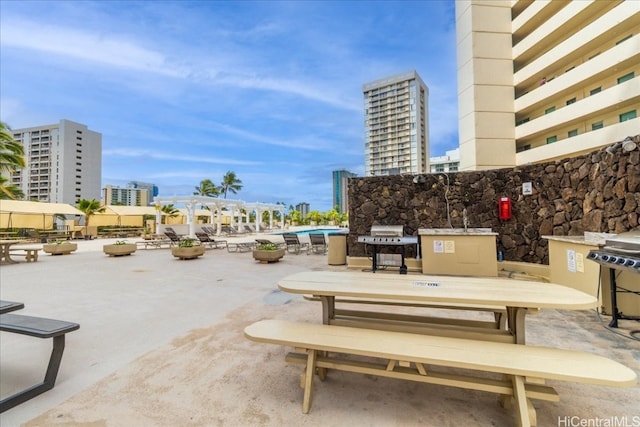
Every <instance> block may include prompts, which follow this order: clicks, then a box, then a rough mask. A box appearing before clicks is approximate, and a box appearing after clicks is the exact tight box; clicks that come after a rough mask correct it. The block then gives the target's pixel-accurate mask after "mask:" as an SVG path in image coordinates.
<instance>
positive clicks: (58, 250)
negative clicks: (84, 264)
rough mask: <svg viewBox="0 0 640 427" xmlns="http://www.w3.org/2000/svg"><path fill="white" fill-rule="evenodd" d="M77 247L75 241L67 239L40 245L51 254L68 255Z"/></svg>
mask: <svg viewBox="0 0 640 427" xmlns="http://www.w3.org/2000/svg"><path fill="white" fill-rule="evenodd" d="M77 249H78V245H77V244H76V243H71V242H69V241H67V240H56V241H55V242H51V243H46V244H44V245H42V250H43V251H44V252H45V253H48V254H51V255H68V254H70V253H71V252H73V251H75V250H77Z"/></svg>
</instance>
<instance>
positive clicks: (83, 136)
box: [11, 120, 102, 205]
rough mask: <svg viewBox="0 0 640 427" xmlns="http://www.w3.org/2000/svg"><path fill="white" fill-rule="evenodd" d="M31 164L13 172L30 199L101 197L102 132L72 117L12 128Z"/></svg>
mask: <svg viewBox="0 0 640 427" xmlns="http://www.w3.org/2000/svg"><path fill="white" fill-rule="evenodd" d="M12 133H13V138H14V139H15V140H16V141H18V142H20V143H22V145H23V146H24V154H25V159H26V163H27V166H26V167H25V168H24V169H21V170H18V171H16V172H14V173H13V174H12V175H11V182H12V184H14V185H16V186H19V187H20V188H21V189H22V191H23V193H24V195H25V199H26V200H37V201H42V202H53V203H68V204H71V205H76V204H77V203H78V201H79V200H80V199H96V200H100V196H101V192H100V181H101V179H102V134H100V133H98V132H94V131H91V130H89V129H88V128H87V126H85V125H82V124H80V123H74V122H72V121H69V120H60V123H58V124H53V125H43V126H35V127H30V128H24V129H14V130H12Z"/></svg>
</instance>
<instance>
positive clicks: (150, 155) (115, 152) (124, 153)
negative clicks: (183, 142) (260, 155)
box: [102, 149, 262, 166]
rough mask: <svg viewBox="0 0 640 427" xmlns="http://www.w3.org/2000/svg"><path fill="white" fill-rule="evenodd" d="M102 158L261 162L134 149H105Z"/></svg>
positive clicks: (226, 163) (238, 163)
mask: <svg viewBox="0 0 640 427" xmlns="http://www.w3.org/2000/svg"><path fill="white" fill-rule="evenodd" d="M102 156H103V157H142V158H146V159H155V160H172V161H177V162H193V163H212V164H223V165H247V166H251V165H259V164H261V163H262V162H256V161H251V160H244V159H233V158H222V157H207V156H196V155H184V154H178V153H164V152H157V151H153V150H135V149H107V150H102Z"/></svg>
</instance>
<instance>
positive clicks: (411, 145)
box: [362, 71, 429, 176]
mask: <svg viewBox="0 0 640 427" xmlns="http://www.w3.org/2000/svg"><path fill="white" fill-rule="evenodd" d="M362 92H363V94H364V111H365V119H364V121H365V143H364V152H365V166H364V172H365V176H375V175H395V174H404V173H411V174H415V173H427V172H428V171H429V113H428V111H429V89H428V88H427V85H425V84H424V82H423V81H422V79H421V78H420V76H419V75H418V73H416V72H415V71H407V72H404V73H400V74H396V75H393V76H390V77H386V78H384V79H380V80H376V81H373V82H370V83H365V84H364V85H363V86H362Z"/></svg>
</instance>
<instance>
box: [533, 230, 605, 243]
mask: <svg viewBox="0 0 640 427" xmlns="http://www.w3.org/2000/svg"><path fill="white" fill-rule="evenodd" d="M613 236H615V234H611V233H590V232H586V233H584V236H542V238H543V239H547V240H552V241H556V242H564V243H575V244H577V245H589V246H604V244H605V240H606V239H608V238H610V237H613Z"/></svg>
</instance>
